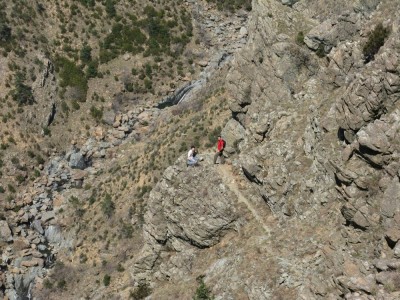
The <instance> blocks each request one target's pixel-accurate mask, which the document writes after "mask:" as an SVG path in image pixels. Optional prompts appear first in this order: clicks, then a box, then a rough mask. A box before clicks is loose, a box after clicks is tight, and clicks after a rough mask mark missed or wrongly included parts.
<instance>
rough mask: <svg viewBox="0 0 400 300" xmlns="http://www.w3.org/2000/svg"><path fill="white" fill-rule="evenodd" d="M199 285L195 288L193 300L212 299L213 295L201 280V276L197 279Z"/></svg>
mask: <svg viewBox="0 0 400 300" xmlns="http://www.w3.org/2000/svg"><path fill="white" fill-rule="evenodd" d="M198 281H199V287H198V288H197V290H196V292H195V294H194V297H193V300H212V299H214V297H213V296H212V294H211V291H210V289H209V288H208V287H207V286H206V284H205V283H204V281H203V278H200V279H199V280H198Z"/></svg>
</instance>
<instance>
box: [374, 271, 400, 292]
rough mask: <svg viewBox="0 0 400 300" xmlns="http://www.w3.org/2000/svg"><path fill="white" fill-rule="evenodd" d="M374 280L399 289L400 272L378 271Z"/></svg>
mask: <svg viewBox="0 0 400 300" xmlns="http://www.w3.org/2000/svg"><path fill="white" fill-rule="evenodd" d="M375 277H376V281H377V282H378V283H381V284H383V285H385V286H387V287H390V288H391V289H393V290H398V289H400V273H398V272H388V271H384V272H380V273H378V274H376V276H375Z"/></svg>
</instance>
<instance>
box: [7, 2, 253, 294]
mask: <svg viewBox="0 0 400 300" xmlns="http://www.w3.org/2000/svg"><path fill="white" fill-rule="evenodd" d="M168 4H169V5H166V3H159V4H157V5H153V4H152V3H150V2H148V3H147V2H145V1H143V2H140V3H139V2H135V3H128V2H124V1H104V2H100V1H98V2H97V1H96V2H95V1H89V2H86V1H65V2H63V3H59V2H57V1H48V2H44V3H37V2H36V1H32V2H30V1H25V2H22V1H21V2H16V3H11V2H7V3H4V4H3V10H2V11H3V14H2V19H1V26H2V29H3V30H4V32H5V33H6V36H5V37H4V38H3V37H2V45H1V46H2V49H3V50H4V58H3V61H2V63H1V69H2V71H3V74H4V77H7V78H8V80H5V81H4V82H3V83H2V85H1V87H0V90H1V92H2V95H3V96H4V101H6V102H5V104H4V105H3V107H2V108H3V112H2V115H3V123H4V126H2V128H1V138H2V149H1V152H0V155H1V164H0V168H1V171H2V173H1V178H2V180H1V183H0V204H1V207H2V211H3V213H1V226H0V232H1V235H0V243H1V255H2V260H1V262H0V268H1V271H2V273H1V276H0V290H1V293H2V294H1V295H2V296H3V295H7V297H9V298H10V299H20V298H26V297H30V295H32V294H33V295H34V296H35V297H36V298H38V299H59V297H61V298H65V299H75V298H76V297H89V298H93V297H95V296H96V297H97V296H98V297H103V296H104V297H109V296H110V297H111V295H113V294H120V293H121V294H123V295H128V296H129V294H130V293H132V290H133V289H134V285H132V284H131V279H130V277H129V270H128V269H126V267H125V264H126V263H127V262H128V261H129V258H130V255H128V254H127V253H129V252H130V251H132V252H133V253H135V252H137V253H139V249H140V248H141V241H142V237H141V227H142V224H143V213H144V211H145V206H146V200H147V196H148V193H149V191H150V190H151V188H152V187H153V186H154V185H155V183H156V182H157V181H158V179H159V178H160V175H161V174H162V173H163V171H164V170H165V168H166V167H167V166H168V165H170V164H172V163H173V162H174V161H175V160H176V158H177V157H179V156H180V155H181V154H182V153H186V151H187V149H188V147H189V146H190V145H191V144H194V145H196V146H197V147H199V149H200V151H202V152H204V151H205V150H206V149H209V148H211V147H212V146H213V145H214V142H215V140H216V137H217V134H218V133H219V132H220V130H221V127H222V125H223V123H225V122H227V120H228V117H229V111H228V109H227V99H226V91H225V89H224V87H223V86H224V79H223V78H224V76H222V77H220V76H219V75H218V76H215V73H216V72H217V71H218V72H219V74H226V70H227V67H226V64H227V62H229V61H230V60H231V58H232V54H233V53H234V52H235V51H236V50H237V49H240V48H241V47H242V46H243V45H244V44H245V42H246V37H247V32H246V31H245V28H244V27H243V26H244V25H245V24H246V21H247V13H248V11H247V10H242V9H241V7H243V5H244V2H243V3H241V2H240V3H239V2H238V3H237V5H236V6H235V7H233V12H230V11H225V10H224V9H225V8H224V7H221V8H218V7H217V6H216V5H215V4H213V3H210V4H209V3H207V2H196V3H187V2H180V1H177V2H173V3H172V4H170V3H168ZM28 15H30V16H31V19H29V18H28ZM106 16H107V17H106ZM71 20H72V21H71ZM29 22H31V23H29ZM29 24H31V25H29ZM20 31H21V32H24V33H25V35H23V36H22V35H18V32H20ZM38 36H40V38H39V39H38ZM42 36H44V37H42ZM22 37H24V39H22ZM139 38H140V39H141V40H137V39H139ZM21 49H27V50H26V51H22V50H21ZM19 51H22V52H23V53H20V52H19ZM28 67H29V68H30V69H29V68H28ZM28 71H29V72H30V73H29V72H28ZM28 73H29V74H28ZM28 75H29V76H28ZM190 99H194V101H189V100H190ZM177 101H180V102H181V104H180V105H179V106H173V105H174V104H176V102H177ZM160 102H162V105H158V104H159V103H160ZM171 105H172V106H171ZM169 106H171V107H169ZM114 249H118V251H115V250H114ZM135 249H136V250H135ZM132 255H133V254H132ZM107 278H109V279H107ZM106 283H107V284H106ZM121 286H122V287H121ZM99 287H104V288H103V289H101V291H100V290H99ZM106 295H107V296H106ZM128 296H126V297H128Z"/></svg>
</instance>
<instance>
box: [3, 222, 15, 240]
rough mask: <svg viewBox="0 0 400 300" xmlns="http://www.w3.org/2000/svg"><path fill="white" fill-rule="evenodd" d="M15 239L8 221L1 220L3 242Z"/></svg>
mask: <svg viewBox="0 0 400 300" xmlns="http://www.w3.org/2000/svg"><path fill="white" fill-rule="evenodd" d="M12 240H13V236H12V233H11V230H10V227H8V223H7V222H6V221H4V220H0V241H3V242H11V241H12Z"/></svg>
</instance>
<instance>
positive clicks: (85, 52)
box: [79, 45, 92, 64]
mask: <svg viewBox="0 0 400 300" xmlns="http://www.w3.org/2000/svg"><path fill="white" fill-rule="evenodd" d="M79 57H80V59H81V61H82V62H83V63H85V64H87V63H89V62H90V61H91V60H92V48H91V47H90V46H89V45H84V46H83V47H82V49H81V52H80V56H79Z"/></svg>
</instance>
